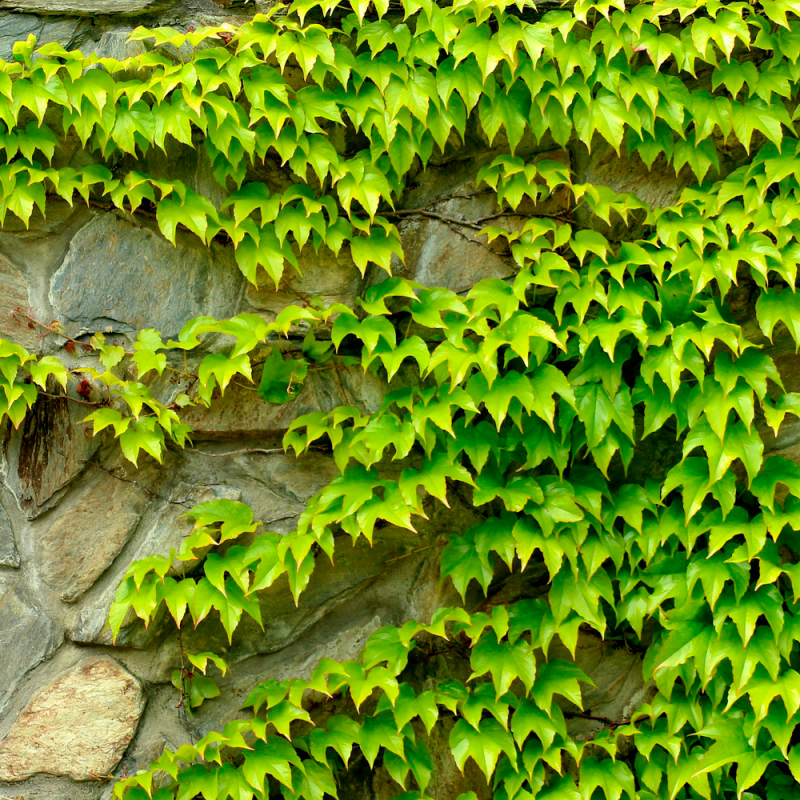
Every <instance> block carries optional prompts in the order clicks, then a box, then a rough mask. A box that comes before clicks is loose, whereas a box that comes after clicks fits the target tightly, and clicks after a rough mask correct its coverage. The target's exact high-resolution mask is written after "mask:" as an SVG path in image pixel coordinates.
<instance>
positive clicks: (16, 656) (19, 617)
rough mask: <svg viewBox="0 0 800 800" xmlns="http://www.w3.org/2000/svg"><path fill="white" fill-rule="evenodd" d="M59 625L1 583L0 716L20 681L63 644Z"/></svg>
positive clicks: (16, 592)
mask: <svg viewBox="0 0 800 800" xmlns="http://www.w3.org/2000/svg"><path fill="white" fill-rule="evenodd" d="M61 639H62V637H61V635H60V633H59V631H58V630H57V628H56V625H55V623H53V622H52V621H51V620H49V619H48V618H47V617H46V616H45V615H44V614H43V613H42V612H41V611H40V610H39V609H36V608H34V607H33V606H31V605H30V604H29V603H28V602H27V601H26V600H25V598H23V597H22V595H21V594H20V592H19V591H18V590H17V589H15V588H13V587H12V586H10V585H8V584H6V583H5V582H3V581H0V654H2V655H1V656H0V712H2V710H3V709H4V708H5V706H6V705H7V703H8V701H9V700H10V699H11V696H12V694H13V692H14V690H15V689H16V687H17V686H18V685H19V683H20V681H22V679H23V678H24V677H25V676H26V675H27V674H28V673H29V672H30V671H31V670H32V669H33V668H34V667H36V666H37V665H39V664H40V663H41V662H42V661H44V660H45V659H47V658H49V657H50V656H51V655H52V653H53V652H54V651H55V649H56V648H57V647H58V645H59V643H60V642H61Z"/></svg>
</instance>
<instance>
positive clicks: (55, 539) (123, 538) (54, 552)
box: [36, 469, 149, 603]
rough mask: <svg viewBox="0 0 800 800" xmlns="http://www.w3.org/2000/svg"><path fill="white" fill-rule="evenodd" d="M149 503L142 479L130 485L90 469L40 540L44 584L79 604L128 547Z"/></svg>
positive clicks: (68, 600) (67, 600)
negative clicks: (123, 549) (121, 551)
mask: <svg viewBox="0 0 800 800" xmlns="http://www.w3.org/2000/svg"><path fill="white" fill-rule="evenodd" d="M143 477H144V476H143ZM140 480H141V478H140ZM148 499H149V498H148V496H147V494H146V493H145V491H144V489H143V488H142V487H141V483H140V481H137V483H132V482H130V481H128V480H125V479H124V478H120V477H114V475H112V474H109V473H108V472H105V471H102V470H99V469H93V470H91V471H89V472H88V474H87V475H86V477H85V478H84V479H83V480H82V481H81V484H80V486H78V487H76V489H75V490H73V491H72V492H70V494H69V495H68V496H67V497H66V498H65V499H64V500H63V501H62V502H61V503H60V505H59V506H58V508H57V509H56V510H55V511H54V512H53V513H52V514H51V517H53V519H52V521H51V522H50V524H49V526H48V527H47V528H46V529H45V530H44V531H42V533H41V534H39V535H38V536H37V546H36V555H37V558H38V560H39V574H40V575H41V577H42V580H44V582H45V583H46V584H48V586H51V587H52V588H53V589H55V590H56V591H57V592H59V594H60V597H61V599H62V600H64V601H65V602H68V603H72V602H75V600H77V599H78V598H79V597H80V596H81V595H82V594H83V593H84V592H85V591H86V590H87V589H88V588H89V587H91V586H92V585H93V584H94V582H95V581H96V580H97V578H99V577H100V575H102V574H103V573H104V572H105V571H106V570H107V569H108V567H109V566H110V565H111V563H112V562H113V561H114V559H115V558H116V556H117V554H118V553H119V551H120V550H121V549H122V548H123V547H124V546H125V543H126V542H127V541H128V538H129V537H130V535H131V533H132V532H133V531H134V530H135V528H136V525H137V524H138V523H139V519H140V517H141V515H142V512H143V511H144V509H145V506H146V505H147V501H148Z"/></svg>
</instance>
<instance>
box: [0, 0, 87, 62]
mask: <svg viewBox="0 0 800 800" xmlns="http://www.w3.org/2000/svg"><path fill="white" fill-rule="evenodd" d="M0 7H1V8H15V7H17V6H16V5H13V4H11V3H8V2H3V3H0ZM88 27H89V24H88V23H87V20H83V19H74V18H73V19H69V18H64V19H62V18H58V17H51V18H45V19H42V18H41V17H37V16H36V15H34V14H18V13H15V12H12V11H1V12H0V58H3V59H5V60H6V61H8V60H10V59H11V58H12V55H13V54H12V48H13V47H14V43H15V42H19V41H24V40H25V39H27V38H28V35H29V34H31V33H32V34H34V35H35V36H36V44H37V46H41V45H45V44H49V43H50V42H58V43H59V44H61V45H63V46H64V47H66V48H67V49H68V50H70V49H72V48H74V47H78V46H79V45H80V44H82V40H83V39H84V38H85V33H86V31H87V29H88Z"/></svg>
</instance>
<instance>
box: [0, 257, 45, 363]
mask: <svg viewBox="0 0 800 800" xmlns="http://www.w3.org/2000/svg"><path fill="white" fill-rule="evenodd" d="M31 305H32V302H31V297H30V283H29V281H28V278H27V276H26V275H25V274H24V273H23V272H22V271H21V270H19V269H17V267H16V266H14V264H12V263H11V262H10V261H9V260H8V259H7V258H3V257H2V256H0V339H10V340H11V341H12V342H16V343H17V344H21V345H22V346H23V347H25V348H27V349H28V350H36V349H38V347H39V344H40V343H41V336H40V331H39V330H37V329H36V328H35V327H33V328H31V327H29V324H30V325H33V323H29V322H28V321H27V320H25V319H24V318H21V317H20V316H19V315H18V314H17V309H21V310H22V311H23V312H25V313H28V312H29V310H30V308H31Z"/></svg>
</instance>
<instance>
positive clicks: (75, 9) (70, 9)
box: [0, 0, 169, 17]
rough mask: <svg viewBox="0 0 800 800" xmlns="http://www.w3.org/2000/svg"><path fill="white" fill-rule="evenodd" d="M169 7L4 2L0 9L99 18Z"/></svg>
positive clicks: (148, 0)
mask: <svg viewBox="0 0 800 800" xmlns="http://www.w3.org/2000/svg"><path fill="white" fill-rule="evenodd" d="M167 5H169V2H168V0H3V2H0V8H4V9H15V10H19V11H28V12H33V13H34V14H73V15H76V16H87V17H97V16H102V15H104V14H116V15H120V16H135V15H137V14H144V13H151V12H153V11H158V10H160V9H162V8H164V7H165V6H167Z"/></svg>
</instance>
